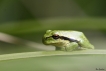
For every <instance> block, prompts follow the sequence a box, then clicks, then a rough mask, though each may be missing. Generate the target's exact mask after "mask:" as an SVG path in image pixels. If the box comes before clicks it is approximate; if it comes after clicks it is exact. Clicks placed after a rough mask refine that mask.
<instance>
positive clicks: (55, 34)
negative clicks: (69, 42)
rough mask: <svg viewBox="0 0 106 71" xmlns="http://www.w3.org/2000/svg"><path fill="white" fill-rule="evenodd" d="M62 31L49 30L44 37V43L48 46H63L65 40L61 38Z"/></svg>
mask: <svg viewBox="0 0 106 71" xmlns="http://www.w3.org/2000/svg"><path fill="white" fill-rule="evenodd" d="M60 34H61V31H59V30H47V31H46V33H45V34H44V36H43V40H42V41H43V43H44V44H46V45H54V46H56V45H59V44H63V42H64V41H65V40H62V39H61V37H60Z"/></svg>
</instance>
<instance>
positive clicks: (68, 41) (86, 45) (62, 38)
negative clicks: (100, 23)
mask: <svg viewBox="0 0 106 71" xmlns="http://www.w3.org/2000/svg"><path fill="white" fill-rule="evenodd" d="M42 42H43V43H44V44H45V45H53V46H55V47H56V50H62V51H73V50H83V49H94V46H93V45H92V44H91V43H90V42H89V41H88V39H87V38H86V37H85V35H84V34H83V33H82V32H80V31H71V30H66V31H65V30H47V31H46V33H45V34H44V36H43V39H42Z"/></svg>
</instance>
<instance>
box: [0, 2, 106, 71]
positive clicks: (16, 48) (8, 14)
mask: <svg viewBox="0 0 106 71" xmlns="http://www.w3.org/2000/svg"><path fill="white" fill-rule="evenodd" d="M105 25H106V0H0V32H1V33H0V54H9V53H20V52H32V51H42V50H40V49H36V48H41V49H44V50H46V49H48V47H46V46H45V47H42V46H43V44H42V36H43V34H44V33H45V31H46V30H48V29H52V30H53V29H57V30H58V29H59V30H78V31H82V32H84V34H85V35H86V36H87V38H88V39H89V40H90V42H91V43H92V44H93V45H94V46H95V48H96V49H106V48H105V46H106V43H105V42H106V26H105ZM3 34H5V35H9V36H10V35H11V37H16V38H18V40H19V41H17V40H16V41H15V39H14V40H9V39H10V37H8V36H4V35H3ZM7 38H8V39H7ZM20 39H21V40H20ZM4 40H5V41H4ZM24 40H27V41H28V42H32V43H33V44H30V43H26V41H24ZM7 41H8V42H7ZM11 42H14V43H11ZM36 43H38V44H39V46H36ZM27 44H30V45H27ZM33 45H35V46H34V48H33ZM52 48H53V47H51V50H53V49H52ZM52 58H54V57H52ZM39 59H40V58H39ZM39 59H38V60H39ZM41 59H45V58H41ZM57 59H58V58H57ZM60 59H61V58H60ZM66 59H67V58H66ZM35 60H37V59H35ZM49 60H50V59H49ZM55 60H56V59H55ZM64 60H65V59H64ZM77 60H78V59H77ZM91 60H92V59H91ZM19 61H20V60H19ZM21 61H23V60H21ZM32 61H33V60H32ZM13 62H14V61H13ZM49 62H50V61H49ZM10 64H11V61H10ZM1 65H3V63H1ZM1 65H0V66H1ZM19 66H20V64H19ZM39 66H40V65H39ZM25 67H26V66H25ZM4 68H5V63H4ZM4 68H3V69H4ZM5 71H6V70H5ZM11 71H12V70H11ZM13 71H14V70H13ZM15 71H16V70H15ZM33 71H34V70H33Z"/></svg>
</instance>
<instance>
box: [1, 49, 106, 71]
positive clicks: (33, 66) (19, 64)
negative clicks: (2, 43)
mask: <svg viewBox="0 0 106 71" xmlns="http://www.w3.org/2000/svg"><path fill="white" fill-rule="evenodd" d="M105 60H106V50H83V51H73V52H63V51H40V52H27V53H15V54H5V55H0V70H1V71H7V70H8V71H95V70H96V68H97V69H99V68H103V69H105V68H106V67H105V66H106V63H105Z"/></svg>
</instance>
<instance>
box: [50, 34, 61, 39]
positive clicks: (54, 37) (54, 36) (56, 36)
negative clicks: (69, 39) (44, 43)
mask: <svg viewBox="0 0 106 71" xmlns="http://www.w3.org/2000/svg"><path fill="white" fill-rule="evenodd" d="M52 37H53V39H59V38H60V37H59V35H57V34H54V35H52Z"/></svg>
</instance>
